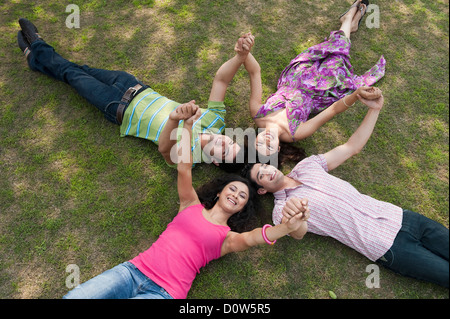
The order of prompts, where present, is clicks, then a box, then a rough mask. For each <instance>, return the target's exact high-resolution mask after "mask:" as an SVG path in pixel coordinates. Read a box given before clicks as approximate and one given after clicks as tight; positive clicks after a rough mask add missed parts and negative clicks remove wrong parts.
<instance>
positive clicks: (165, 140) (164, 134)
mask: <svg viewBox="0 0 450 319" xmlns="http://www.w3.org/2000/svg"><path fill="white" fill-rule="evenodd" d="M197 109H198V106H197V105H195V101H194V100H192V101H190V102H188V103H186V104H181V105H179V106H178V107H177V108H176V109H175V110H173V111H172V112H171V113H170V115H169V119H168V120H167V123H166V125H165V126H164V129H163V130H162V131H161V135H160V137H159V144H158V151H159V152H160V153H161V155H162V156H163V157H164V159H165V160H166V162H167V163H168V164H170V165H172V164H175V163H174V161H173V159H172V158H171V156H170V151H171V150H172V148H173V147H174V145H175V144H176V142H177V140H176V139H171V138H170V135H171V133H172V132H173V130H176V129H178V123H179V121H181V120H185V119H188V118H189V117H191V116H192V114H195V112H197Z"/></svg>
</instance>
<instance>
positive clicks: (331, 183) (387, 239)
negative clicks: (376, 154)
mask: <svg viewBox="0 0 450 319" xmlns="http://www.w3.org/2000/svg"><path fill="white" fill-rule="evenodd" d="M375 90H376V91H377V92H379V94H380V96H379V98H377V99H374V100H366V99H364V98H362V97H360V96H358V98H359V100H361V101H362V102H363V103H364V104H366V105H367V106H368V107H369V110H368V113H367V115H366V117H365V118H364V120H363V122H362V124H361V125H360V126H359V128H358V129H357V130H356V132H355V133H354V134H353V135H352V136H351V137H350V139H349V140H348V141H347V143H345V144H343V145H340V146H338V147H336V148H334V149H332V150H331V151H329V152H327V153H325V154H321V155H316V156H311V157H308V158H306V159H304V160H302V161H300V162H299V163H298V164H297V165H296V166H295V168H294V169H293V170H292V171H291V172H290V173H289V174H288V175H286V176H285V175H284V174H283V173H282V172H281V171H279V170H278V169H277V168H276V167H274V166H270V165H267V164H260V163H258V164H249V165H248V166H247V167H246V169H245V170H244V172H243V174H244V175H246V177H247V178H248V179H250V180H251V181H253V182H254V183H255V184H256V186H257V187H259V188H258V193H259V194H265V193H267V192H270V193H273V194H274V197H275V207H274V209H273V220H274V223H275V224H279V223H282V222H283V221H284V220H285V219H287V218H289V217H290V216H291V214H295V213H296V212H297V207H301V205H300V198H307V199H308V206H309V208H310V218H309V219H308V222H307V225H306V226H305V227H307V230H308V231H310V232H312V233H315V234H318V235H322V236H329V237H332V238H335V239H336V240H338V241H340V242H341V243H343V244H345V245H347V246H349V247H351V248H353V249H355V250H356V251H358V252H359V253H361V254H363V255H364V256H366V257H367V258H369V259H370V260H371V261H377V262H379V263H381V264H382V265H383V266H386V267H387V268H389V269H392V270H393V271H396V272H398V273H400V274H403V275H405V276H410V277H414V278H417V279H421V280H425V281H429V282H433V283H435V284H438V285H441V286H444V287H447V288H448V286H449V231H448V229H447V228H446V227H445V226H443V225H441V224H439V223H437V222H435V221H433V220H431V219H428V218H426V217H425V216H423V215H420V214H418V213H415V212H412V211H409V210H404V209H402V208H400V207H398V206H396V205H393V204H391V203H387V202H383V201H379V200H376V199H374V198H372V197H369V196H367V195H363V194H361V193H359V192H358V191H357V190H356V189H355V188H354V187H353V186H352V185H351V184H349V183H348V182H346V181H343V180H341V179H339V178H337V177H335V176H332V175H330V174H328V172H329V171H331V170H333V169H335V168H336V167H338V166H339V165H341V164H342V163H343V162H345V161H346V160H347V159H348V158H350V157H352V156H353V155H355V154H357V153H359V152H360V151H361V150H362V148H363V147H364V146H365V144H366V143H367V141H368V139H369V137H370V136H371V134H372V132H373V129H374V127H375V124H376V122H377V119H378V115H379V113H380V110H381V108H382V106H383V102H384V98H383V96H382V94H381V91H379V90H378V89H375ZM304 234H305V232H302V233H298V234H296V233H293V234H291V236H292V237H294V238H297V239H301V238H302V237H303V235H304Z"/></svg>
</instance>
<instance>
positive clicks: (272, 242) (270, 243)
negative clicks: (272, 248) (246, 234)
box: [262, 224, 277, 245]
mask: <svg viewBox="0 0 450 319" xmlns="http://www.w3.org/2000/svg"><path fill="white" fill-rule="evenodd" d="M269 227H272V225H269V224H266V225H264V226H263V228H262V236H263V239H264V241H265V242H266V243H268V244H269V245H273V244H275V243H276V242H277V241H276V240H274V241H270V240H269V238H267V236H266V229H267V228H269Z"/></svg>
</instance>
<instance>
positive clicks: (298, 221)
mask: <svg viewBox="0 0 450 319" xmlns="http://www.w3.org/2000/svg"><path fill="white" fill-rule="evenodd" d="M282 215H283V219H282V223H286V224H287V226H288V227H289V228H290V229H291V230H292V231H295V230H297V229H298V228H299V227H300V226H301V225H302V223H303V222H306V221H307V220H308V218H309V207H308V200H307V199H306V198H303V199H299V198H296V197H291V198H289V199H288V200H287V202H286V204H285V205H284V207H283V210H282Z"/></svg>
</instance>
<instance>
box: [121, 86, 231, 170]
mask: <svg viewBox="0 0 450 319" xmlns="http://www.w3.org/2000/svg"><path fill="white" fill-rule="evenodd" d="M178 105H180V103H178V102H175V101H172V100H170V99H168V98H167V97H165V96H162V95H161V94H159V93H157V92H155V91H154V90H152V89H151V88H148V89H145V90H144V91H142V92H141V93H139V94H138V95H136V96H135V97H134V98H133V100H132V101H131V102H130V104H129V105H128V107H127V109H126V110H125V113H124V115H123V121H122V125H121V126H120V136H122V137H124V136H135V137H140V138H144V139H147V140H150V141H152V142H153V143H155V144H156V145H158V143H159V137H160V134H161V132H162V130H163V129H164V126H165V125H166V123H167V120H168V119H169V115H170V113H171V112H172V111H173V110H175V109H176V108H177V106H178ZM200 110H201V112H202V115H201V116H200V118H199V119H198V120H197V121H196V122H195V123H194V124H193V126H192V142H191V146H192V149H191V150H192V155H193V162H194V164H195V163H201V161H202V160H201V158H202V155H201V154H202V152H201V148H200V140H199V134H200V133H206V134H208V133H209V134H222V132H223V130H224V129H225V114H226V111H225V105H224V103H223V102H213V101H209V102H208V108H207V109H200ZM182 127H183V121H180V123H179V126H178V128H179V129H178V134H177V140H178V141H180V139H181V128H182Z"/></svg>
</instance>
